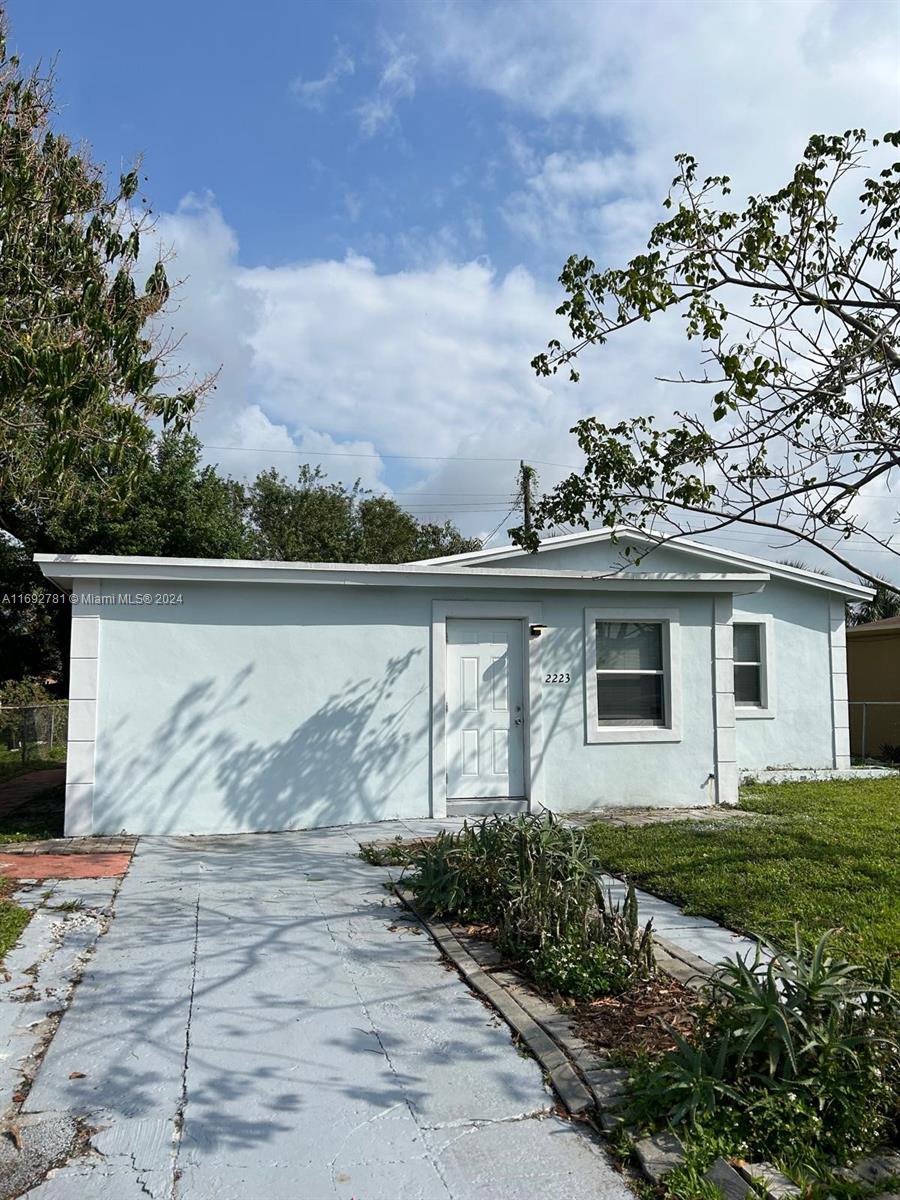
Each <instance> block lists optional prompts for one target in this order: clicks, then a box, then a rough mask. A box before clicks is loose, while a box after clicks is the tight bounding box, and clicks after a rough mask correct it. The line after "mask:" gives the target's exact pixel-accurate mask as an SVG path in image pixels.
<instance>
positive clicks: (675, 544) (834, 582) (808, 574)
mask: <svg viewBox="0 0 900 1200" xmlns="http://www.w3.org/2000/svg"><path fill="white" fill-rule="evenodd" d="M613 536H616V537H619V538H623V537H628V538H629V539H630V540H632V541H636V542H644V543H646V544H647V545H650V546H656V545H660V544H662V543H664V544H665V545H666V547H668V548H671V549H673V550H685V551H688V552H690V553H691V554H697V555H700V556H701V557H703V558H709V559H714V560H717V561H719V562H722V563H728V564H729V565H730V566H736V567H738V568H743V569H745V570H748V571H755V570H759V569H762V570H764V571H766V572H767V573H768V574H769V575H770V576H771V577H772V578H773V579H788V580H791V581H792V582H794V583H807V584H809V585H810V586H811V587H818V588H824V589H825V591H829V592H839V593H840V594H841V595H842V596H850V597H852V598H853V599H858V600H861V599H868V598H869V597H871V596H874V595H875V589H874V588H871V587H867V586H866V585H864V584H861V583H850V582H848V581H847V580H846V579H837V578H835V577H834V576H833V575H821V574H819V572H818V571H808V570H805V569H804V568H802V567H789V566H787V565H786V564H785V563H776V562H771V561H770V560H769V559H766V558H755V557H753V556H752V555H750V554H737V553H735V551H733V550H723V549H721V548H720V547H718V546H708V545H706V543H704V542H697V541H694V540H693V539H692V538H685V537H678V538H677V539H676V538H673V539H671V540H669V539H668V538H664V539H659V538H656V537H654V536H653V534H648V533H645V532H644V531H643V530H640V529H635V528H633V527H632V526H630V525H617V526H616V527H615V528H614V529H587V530H585V531H583V532H582V533H566V534H562V535H561V536H559V537H551V538H543V539H542V540H541V543H540V548H539V550H538V553H540V551H541V550H562V549H565V548H566V547H567V546H579V545H589V544H591V543H594V542H607V541H610V540H611V538H612V537H613ZM525 553H527V552H526V551H524V550H522V548H521V546H500V547H498V548H497V549H488V550H472V551H470V552H469V553H467V554H452V555H447V556H446V557H444V558H430V559H423V560H422V565H429V566H440V565H450V564H456V565H460V566H463V565H466V564H470V563H488V562H496V561H498V560H500V559H505V558H514V557H515V556H516V555H521V554H525Z"/></svg>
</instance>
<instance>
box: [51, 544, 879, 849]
mask: <svg viewBox="0 0 900 1200" xmlns="http://www.w3.org/2000/svg"><path fill="white" fill-rule="evenodd" d="M627 544H631V545H633V546H636V547H640V548H642V549H643V550H644V551H650V552H649V553H646V554H645V557H644V558H643V560H642V561H641V562H640V563H639V565H637V566H634V565H632V566H625V567H624V568H623V559H622V553H623V550H624V548H625V546H626V545H627ZM36 561H37V562H38V563H40V565H41V568H42V569H43V571H44V573H45V574H46V575H47V576H48V577H49V578H50V579H52V580H53V581H54V582H55V583H57V584H59V585H61V586H62V587H65V588H69V589H72V590H73V592H74V593H75V594H76V596H77V600H78V603H77V607H75V608H73V620H72V660H71V692H70V697H71V707H70V717H69V738H70V741H69V753H68V778H67V785H66V832H67V833H68V834H89V833H116V832H119V831H120V830H127V831H129V832H133V833H211V832H212V833H215V832H222V833H226V832H233V831H238V830H266V829H289V828H297V827H310V826H322V825H335V824H341V823H345V822H351V821H378V820H383V819H387V818H398V817H400V818H402V817H422V816H429V815H431V816H435V817H442V816H444V815H445V814H447V813H460V812H478V811H484V810H485V809H487V810H491V809H495V810H498V811H503V810H507V811H509V810H513V811H514V810H518V809H522V808H525V807H527V806H529V805H530V806H531V807H532V808H534V809H537V808H538V807H539V806H540V805H546V806H547V807H550V808H553V809H556V810H559V811H577V810H584V809H592V808H597V807H599V806H602V805H609V804H616V805H622V804H626V805H627V804H631V805H672V806H673V807H678V806H686V805H696V804H711V803H714V802H716V801H719V802H731V801H734V800H736V798H737V787H738V772H739V769H740V768H750V769H753V768H756V769H759V768H764V767H767V766H772V765H775V766H787V765H793V766H797V767H846V766H848V765H849V761H850V758H849V755H850V746H849V736H848V721H847V680H846V659H845V642H844V609H845V601H846V600H847V599H848V598H849V599H854V600H858V599H863V598H866V597H868V596H870V595H871V594H872V593H871V591H870V589H868V588H864V587H860V586H859V585H858V584H851V583H844V582H842V581H840V580H836V579H830V578H828V577H827V576H823V575H819V574H815V573H812V572H808V571H803V570H799V569H797V568H794V567H787V566H782V565H780V564H776V563H768V562H764V561H762V560H759V559H752V558H747V557H745V556H743V555H740V554H734V553H731V552H730V551H724V550H718V549H714V548H711V547H709V546H706V545H702V544H699V543H697V542H687V541H681V542H678V543H671V544H667V545H665V546H662V547H655V546H654V544H653V543H652V542H651V541H649V540H648V539H646V538H642V537H641V536H640V535H636V534H634V533H632V532H630V531H621V533H620V540H619V542H618V544H613V542H612V541H611V538H610V534H609V533H608V531H604V532H588V533H580V534H573V535H570V536H566V537H558V538H550V539H548V540H547V541H545V542H543V543H542V544H541V549H540V551H539V552H538V553H537V554H535V555H528V554H524V553H522V552H521V551H519V550H517V549H515V548H506V549H499V550H483V551H479V552H476V553H472V554H462V555H457V556H455V557H452V558H446V559H437V560H433V561H429V562H420V563H411V564H406V565H400V566H397V565H392V566H371V565H360V564H334V563H312V564H310V563H289V562H274V563H273V562H244V561H230V560H222V561H219V560H204V559H199V560H194V559H162V558H160V559H154V558H114V557H104V556H93V555H73V556H66V555H38V556H37V559H36Z"/></svg>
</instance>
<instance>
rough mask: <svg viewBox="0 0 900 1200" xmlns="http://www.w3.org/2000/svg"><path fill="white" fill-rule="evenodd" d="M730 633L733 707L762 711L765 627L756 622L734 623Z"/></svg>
mask: <svg viewBox="0 0 900 1200" xmlns="http://www.w3.org/2000/svg"><path fill="white" fill-rule="evenodd" d="M733 630H734V703H735V706H736V707H738V708H764V707H765V704H766V696H765V636H764V631H765V626H764V625H762V624H760V623H758V622H755V621H754V622H752V623H751V622H743V621H740V622H739V621H735V622H734V626H733Z"/></svg>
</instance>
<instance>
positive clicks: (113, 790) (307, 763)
mask: <svg viewBox="0 0 900 1200" xmlns="http://www.w3.org/2000/svg"><path fill="white" fill-rule="evenodd" d="M422 655H423V651H422V650H421V649H418V648H416V649H412V650H409V651H407V652H406V653H404V654H401V655H396V656H394V657H392V658H390V659H389V660H388V661H387V663H386V664H385V665H384V667H383V669H382V672H381V674H380V675H379V676H378V677H377V678H368V679H363V680H359V681H358V682H355V683H353V684H350V685H349V686H347V687H345V688H344V689H343V690H341V691H340V692H334V693H332V694H331V695H330V696H328V697H327V698H326V699H325V700H324V701H323V702H322V703H321V704H320V705H319V707H318V708H317V709H316V710H315V711H314V712H313V713H312V714H311V715H310V716H308V717H307V718H306V719H305V720H303V721H301V722H300V724H298V725H297V726H296V728H295V729H294V730H293V731H292V732H290V733H289V734H288V735H287V736H285V737H283V738H274V739H273V740H272V741H271V742H268V743H263V742H261V741H259V740H256V739H253V738H246V739H245V738H242V737H241V736H240V729H241V718H242V712H243V711H244V710H246V708H247V706H248V705H249V704H251V703H252V702H253V698H252V697H251V696H250V694H249V691H248V682H249V680H250V678H251V676H252V675H253V673H254V670H255V667H254V666H253V664H248V665H246V666H244V667H243V668H242V669H241V670H240V671H238V672H236V673H235V674H234V675H233V676H232V677H230V678H229V679H227V680H223V681H221V682H219V681H217V680H216V678H214V677H209V678H206V679H202V680H198V681H197V682H196V683H194V684H193V685H192V686H191V687H189V688H188V689H187V690H186V691H185V692H184V694H183V695H182V696H181V698H180V699H179V700H178V702H177V703H176V704H175V705H174V706H173V707H172V708H171V709H170V711H169V712H168V713H167V714H166V716H165V718H164V719H163V720H162V721H160V722H159V723H158V725H157V727H156V728H155V729H154V730H152V731H151V732H150V733H148V734H146V735H141V741H142V744H143V749H142V750H141V751H140V752H139V753H138V754H134V752H133V747H134V744H135V741H136V734H135V732H134V725H135V718H133V717H131V716H130V715H129V716H124V717H122V718H121V719H120V720H119V721H118V722H117V723H116V724H115V725H114V726H113V727H112V728H111V729H109V730H107V731H106V732H105V733H104V734H103V735H102V742H100V743H98V754H97V760H98V773H97V782H96V784H95V795H94V808H93V824H94V832H95V833H98V834H102V833H107V834H113V833H121V832H127V833H138V834H140V833H144V832H146V831H152V832H153V833H154V834H166V833H200V834H207V833H232V832H257V831H276V830H287V829H303V828H313V827H318V826H329V825H338V824H348V823H361V822H369V821H375V820H388V819H391V818H396V817H403V816H422V815H424V813H426V812H427V807H428V789H429V775H428V772H429V759H430V753H431V748H430V730H429V725H428V707H427V704H421V701H420V698H421V694H422V692H424V691H426V690H427V688H428V678H427V675H425V674H424V673H423V677H422V680H421V683H420V685H419V686H418V688H416V682H417V681H416V679H415V677H413V678H412V679H411V680H409V681H407V683H406V686H405V687H404V688H403V691H402V694H398V690H399V689H398V685H399V684H400V681H401V679H402V678H403V677H404V676H405V675H407V673H408V672H409V671H410V670H411V669H412V668H413V667H414V665H415V664H416V660H417V659H418V658H420V657H421V656H422ZM274 702H275V701H274V699H273V703H274ZM281 702H282V703H284V701H281ZM420 709H421V716H418V715H417V713H418V711H419V710H420ZM255 727H256V728H258V725H257V726H255ZM411 777H413V779H414V781H413V782H412V784H411V786H404V785H405V784H407V783H408V782H409V780H410V778H411Z"/></svg>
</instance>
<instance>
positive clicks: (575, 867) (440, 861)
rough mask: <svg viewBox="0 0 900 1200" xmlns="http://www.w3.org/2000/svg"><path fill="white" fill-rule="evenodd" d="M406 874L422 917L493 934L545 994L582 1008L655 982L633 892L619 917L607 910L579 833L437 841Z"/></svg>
mask: <svg viewBox="0 0 900 1200" xmlns="http://www.w3.org/2000/svg"><path fill="white" fill-rule="evenodd" d="M412 866H413V868H414V873H413V875H412V877H411V879H410V880H409V884H410V887H411V888H412V890H413V891H414V892H415V893H416V896H417V898H418V901H419V904H420V905H421V906H422V908H423V909H424V910H425V911H427V912H429V913H431V914H432V915H450V916H454V917H457V918H460V919H463V920H469V921H482V922H485V923H487V924H490V925H492V926H493V927H494V928H495V930H496V933H497V940H498V942H499V944H500V946H501V947H502V948H503V949H504V950H505V951H506V952H507V953H509V954H511V955H512V956H514V957H516V958H518V959H520V960H521V961H522V962H523V963H524V964H525V965H526V966H528V967H529V968H530V969H531V971H532V973H533V974H534V975H535V977H536V978H537V979H539V980H540V981H541V982H543V983H544V984H545V985H546V986H547V987H550V988H552V989H554V990H557V991H560V992H564V993H565V994H568V995H573V996H578V997H583V998H588V997H590V996H595V995H599V994H606V993H609V992H610V991H618V990H622V989H623V988H625V987H627V986H628V984H629V983H630V982H631V981H633V980H636V979H638V978H645V977H647V976H648V975H649V974H651V973H652V970H653V953H652V939H651V936H650V925H649V923H648V925H647V926H646V927H645V928H644V929H640V928H639V925H638V919H637V903H636V900H635V898H634V891H633V889H630V890H629V894H628V898H627V900H626V902H625V905H624V907H622V908H621V909H620V908H619V907H618V906H616V905H613V904H612V902H611V900H610V899H609V897H608V896H605V895H604V893H603V889H602V886H601V884H600V881H599V878H598V870H597V864H596V862H595V860H594V858H593V855H592V853H591V851H590V849H589V846H588V843H587V841H586V839H585V836H584V833H583V832H582V831H581V830H580V829H573V828H571V827H569V826H566V825H561V824H560V823H559V822H558V821H556V820H555V819H554V818H553V816H552V815H551V814H549V813H547V814H545V815H543V816H525V815H522V816H518V817H514V818H510V817H488V818H484V819H483V820H481V821H478V822H476V823H474V824H471V825H470V824H468V823H467V824H466V825H464V827H463V829H462V830H461V831H460V832H459V833H456V834H449V833H441V834H439V835H438V837H437V838H435V839H434V841H432V842H431V843H429V844H426V845H424V846H422V848H421V849H420V850H419V851H418V852H417V853H416V854H415V855H414V856H413V859H412Z"/></svg>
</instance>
